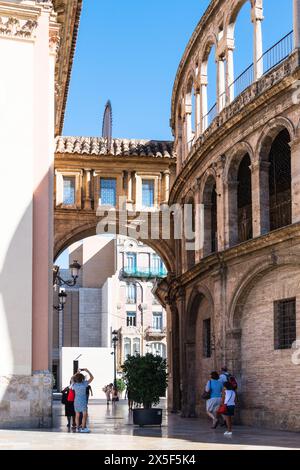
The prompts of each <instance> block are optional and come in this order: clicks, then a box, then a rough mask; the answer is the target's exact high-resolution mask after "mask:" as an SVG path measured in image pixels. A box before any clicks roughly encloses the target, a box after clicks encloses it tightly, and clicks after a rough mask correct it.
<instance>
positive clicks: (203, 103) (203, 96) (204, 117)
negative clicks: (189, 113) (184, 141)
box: [200, 75, 208, 134]
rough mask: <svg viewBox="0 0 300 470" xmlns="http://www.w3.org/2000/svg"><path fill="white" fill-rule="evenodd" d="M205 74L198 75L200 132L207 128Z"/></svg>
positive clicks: (206, 82)
mask: <svg viewBox="0 0 300 470" xmlns="http://www.w3.org/2000/svg"><path fill="white" fill-rule="evenodd" d="M207 84H208V81H207V75H201V77H200V94H201V98H200V101H201V110H200V129H201V131H200V133H201V134H203V132H204V131H205V130H206V129H207V126H208V121H207V112H208V100H207Z"/></svg>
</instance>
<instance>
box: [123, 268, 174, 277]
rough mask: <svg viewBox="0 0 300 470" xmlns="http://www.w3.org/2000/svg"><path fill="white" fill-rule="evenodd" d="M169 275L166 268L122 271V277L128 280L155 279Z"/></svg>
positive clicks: (124, 269)
mask: <svg viewBox="0 0 300 470" xmlns="http://www.w3.org/2000/svg"><path fill="white" fill-rule="evenodd" d="M167 274H168V273H167V270H166V269H165V268H160V269H155V268H123V269H121V271H120V277H121V278H126V279H130V278H133V279H155V278H163V277H166V275H167Z"/></svg>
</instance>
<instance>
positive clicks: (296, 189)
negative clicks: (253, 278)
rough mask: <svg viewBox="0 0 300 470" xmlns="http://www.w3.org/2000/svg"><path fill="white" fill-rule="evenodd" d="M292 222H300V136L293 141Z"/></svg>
mask: <svg viewBox="0 0 300 470" xmlns="http://www.w3.org/2000/svg"><path fill="white" fill-rule="evenodd" d="M290 145H291V177H292V223H293V224H295V223H297V222H300V138H299V137H297V138H296V139H295V140H293V142H291V144H290Z"/></svg>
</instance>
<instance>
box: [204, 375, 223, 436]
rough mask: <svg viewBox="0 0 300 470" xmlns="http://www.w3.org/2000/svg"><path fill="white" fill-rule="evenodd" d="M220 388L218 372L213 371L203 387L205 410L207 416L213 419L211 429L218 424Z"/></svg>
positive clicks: (221, 387)
mask: <svg viewBox="0 0 300 470" xmlns="http://www.w3.org/2000/svg"><path fill="white" fill-rule="evenodd" d="M222 390H223V384H222V382H220V381H219V374H218V372H216V371H213V372H212V373H211V374H210V380H209V381H208V382H207V384H206V387H205V392H206V394H207V395H206V396H207V397H208V398H207V400H206V412H207V414H208V416H209V417H210V418H211V419H212V420H213V425H212V429H216V427H217V426H218V424H219V420H218V417H217V411H218V409H219V407H220V405H221V402H222Z"/></svg>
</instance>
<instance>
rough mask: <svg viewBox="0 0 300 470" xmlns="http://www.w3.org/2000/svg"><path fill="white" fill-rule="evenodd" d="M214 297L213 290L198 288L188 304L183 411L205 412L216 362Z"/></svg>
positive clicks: (188, 412)
mask: <svg viewBox="0 0 300 470" xmlns="http://www.w3.org/2000/svg"><path fill="white" fill-rule="evenodd" d="M214 353H215V351H214V320H213V301H212V298H211V295H210V293H209V291H208V290H207V289H206V288H205V287H204V288H203V289H201V288H199V289H196V290H195V291H194V292H193V293H192V295H191V298H190V302H189V305H188V308H187V323H186V332H185V343H184V370H183V371H182V373H183V378H184V380H183V414H184V416H186V417H194V416H197V415H199V414H202V413H203V412H204V409H203V401H202V400H201V398H200V395H201V390H203V389H204V386H205V384H206V383H207V380H208V379H209V376H210V372H211V371H212V370H213V367H214V364H215V355H214Z"/></svg>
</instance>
